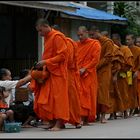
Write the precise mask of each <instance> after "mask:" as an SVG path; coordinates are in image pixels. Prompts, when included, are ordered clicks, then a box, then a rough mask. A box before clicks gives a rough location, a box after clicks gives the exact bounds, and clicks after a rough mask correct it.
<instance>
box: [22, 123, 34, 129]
mask: <svg viewBox="0 0 140 140" xmlns="http://www.w3.org/2000/svg"><path fill="white" fill-rule="evenodd" d="M21 127H22V128H33V126H31V125H29V124H26V125H22V126H21Z"/></svg>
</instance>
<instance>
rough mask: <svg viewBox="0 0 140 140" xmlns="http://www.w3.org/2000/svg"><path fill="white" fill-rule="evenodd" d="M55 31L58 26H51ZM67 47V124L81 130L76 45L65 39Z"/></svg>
mask: <svg viewBox="0 0 140 140" xmlns="http://www.w3.org/2000/svg"><path fill="white" fill-rule="evenodd" d="M52 27H53V28H54V29H55V30H58V31H60V32H61V29H60V28H59V26H58V25H53V26H52ZM66 40H67V47H68V96H69V111H70V118H69V121H68V123H70V124H72V125H75V126H76V128H81V127H82V125H81V124H80V122H81V114H80V111H81V106H80V93H81V87H80V73H79V68H78V64H77V44H76V43H75V42H74V41H73V40H72V39H71V38H68V37H67V38H66Z"/></svg>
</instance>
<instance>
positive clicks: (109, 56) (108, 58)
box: [97, 41, 114, 69]
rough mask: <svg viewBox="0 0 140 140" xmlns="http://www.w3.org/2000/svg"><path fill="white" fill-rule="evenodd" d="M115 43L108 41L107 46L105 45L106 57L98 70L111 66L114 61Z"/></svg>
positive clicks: (101, 61)
mask: <svg viewBox="0 0 140 140" xmlns="http://www.w3.org/2000/svg"><path fill="white" fill-rule="evenodd" d="M113 47H114V46H113V43H112V42H110V41H108V42H107V43H106V44H105V49H106V50H105V51H106V52H105V55H104V57H103V58H102V59H101V60H100V62H99V64H98V66H97V69H100V68H101V67H103V66H105V65H107V64H109V63H110V62H111V61H112V57H113V50H114V48H113Z"/></svg>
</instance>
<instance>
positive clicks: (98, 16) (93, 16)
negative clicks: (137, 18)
mask: <svg viewBox="0 0 140 140" xmlns="http://www.w3.org/2000/svg"><path fill="white" fill-rule="evenodd" d="M70 5H71V6H74V7H76V8H77V9H76V12H69V11H65V10H64V11H63V12H62V14H61V16H62V17H67V18H73V19H81V20H95V21H101V22H108V23H118V24H127V19H126V18H122V17H119V16H116V15H113V14H110V13H107V12H105V11H102V10H97V9H95V8H91V7H88V6H85V5H82V4H75V3H70V4H69V6H70Z"/></svg>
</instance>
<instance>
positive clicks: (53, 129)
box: [48, 127, 61, 131]
mask: <svg viewBox="0 0 140 140" xmlns="http://www.w3.org/2000/svg"><path fill="white" fill-rule="evenodd" d="M48 130H49V131H60V130H61V128H59V127H52V128H49V129H48Z"/></svg>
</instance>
